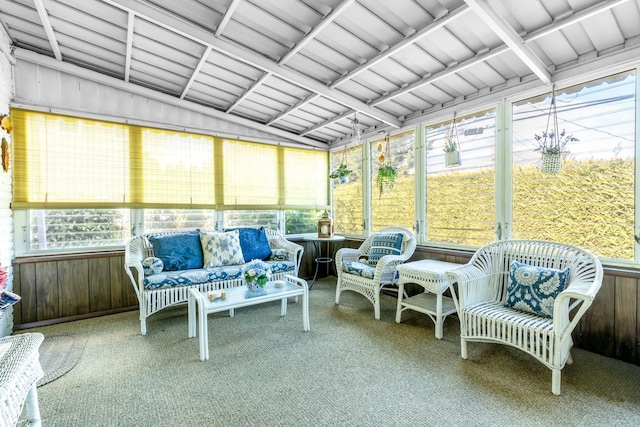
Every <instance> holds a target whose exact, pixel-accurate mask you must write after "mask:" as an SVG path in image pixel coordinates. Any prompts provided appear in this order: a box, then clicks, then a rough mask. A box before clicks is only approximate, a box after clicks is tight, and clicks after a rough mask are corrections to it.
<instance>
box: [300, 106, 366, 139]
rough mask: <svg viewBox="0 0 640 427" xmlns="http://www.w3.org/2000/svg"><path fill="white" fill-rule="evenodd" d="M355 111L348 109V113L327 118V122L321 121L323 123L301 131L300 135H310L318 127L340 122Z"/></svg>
mask: <svg viewBox="0 0 640 427" xmlns="http://www.w3.org/2000/svg"><path fill="white" fill-rule="evenodd" d="M353 113H354V111H347V112H346V113H342V114H340V115H339V116H336V117H332V118H331V119H329V120H327V121H326V122H323V123H321V124H319V125H316V126H313V127H311V128H309V129H306V130H304V131H302V132H300V135H302V136H304V135H308V134H310V133H311V132H315V131H317V130H318V129H321V128H323V127H326V126H329V125H330V124H333V123H336V122H339V121H340V120H342V119H345V118H347V117H349V116H350V115H352V114H353Z"/></svg>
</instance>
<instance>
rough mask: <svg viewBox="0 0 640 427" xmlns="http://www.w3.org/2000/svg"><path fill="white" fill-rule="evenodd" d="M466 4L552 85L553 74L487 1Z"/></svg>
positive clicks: (469, 0) (522, 59) (527, 64)
mask: <svg viewBox="0 0 640 427" xmlns="http://www.w3.org/2000/svg"><path fill="white" fill-rule="evenodd" d="M464 2H465V3H467V4H468V5H469V7H471V9H473V11H474V12H475V13H476V14H477V15H478V16H479V17H480V19H482V20H483V21H484V23H485V24H487V26H488V27H489V28H490V29H491V30H492V31H493V32H494V33H496V34H497V35H498V37H500V38H501V39H502V41H503V42H505V44H506V45H507V46H509V48H510V49H511V50H512V51H513V53H515V54H516V55H517V56H518V58H520V60H521V61H522V62H524V63H525V65H526V66H527V67H529V69H531V71H533V73H534V74H535V75H536V76H537V77H538V78H539V79H540V80H542V82H543V83H544V84H548V83H551V72H549V69H548V68H547V66H546V65H545V64H544V62H542V60H541V59H540V58H539V57H538V55H536V54H535V52H534V51H533V50H532V49H531V48H530V47H529V46H527V45H526V44H525V42H524V40H523V39H522V38H521V37H520V36H519V35H518V33H516V31H515V30H514V29H513V28H512V27H511V25H509V23H508V22H507V21H506V20H505V19H504V18H503V17H502V16H500V15H499V14H498V13H497V12H496V11H495V10H493V8H492V7H491V6H490V5H489V3H487V2H486V0H464Z"/></svg>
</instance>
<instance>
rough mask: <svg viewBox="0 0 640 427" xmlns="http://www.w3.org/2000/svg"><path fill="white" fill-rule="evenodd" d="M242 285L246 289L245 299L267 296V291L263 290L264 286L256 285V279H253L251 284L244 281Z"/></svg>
mask: <svg viewBox="0 0 640 427" xmlns="http://www.w3.org/2000/svg"><path fill="white" fill-rule="evenodd" d="M244 283H245V286H246V287H247V293H246V294H245V297H247V298H253V297H259V296H261V295H266V294H267V291H265V290H264V286H260V285H258V279H254V280H252V281H251V282H249V281H247V280H245V281H244Z"/></svg>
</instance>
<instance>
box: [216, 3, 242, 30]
mask: <svg viewBox="0 0 640 427" xmlns="http://www.w3.org/2000/svg"><path fill="white" fill-rule="evenodd" d="M241 1H242V0H233V1H232V2H231V4H230V5H229V7H228V8H227V10H226V11H225V12H224V15H223V16H222V20H221V21H220V25H218V28H216V32H215V33H214V34H215V35H216V36H218V37H220V35H221V34H222V32H223V31H224V29H225V28H226V26H227V24H228V23H229V21H230V20H231V15H233V12H235V11H236V9H237V8H238V5H239V4H240V2H241Z"/></svg>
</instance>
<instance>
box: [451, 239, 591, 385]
mask: <svg viewBox="0 0 640 427" xmlns="http://www.w3.org/2000/svg"><path fill="white" fill-rule="evenodd" d="M446 274H447V279H448V281H449V288H450V290H451V293H452V294H453V298H454V301H455V304H456V308H457V310H458V318H459V319H460V354H461V356H462V358H463V359H466V358H467V357H468V355H467V342H468V341H476V342H492V343H499V344H507V345H510V346H513V347H515V348H517V349H520V350H522V351H524V352H526V353H528V354H530V355H531V356H533V357H534V358H535V359H536V360H538V361H540V362H541V363H543V364H544V365H545V366H547V367H548V368H549V369H551V372H552V376H551V378H552V382H551V391H552V392H553V394H556V395H558V394H560V375H561V370H562V368H564V366H565V363H571V361H572V359H571V354H570V352H569V351H570V350H571V347H572V346H573V340H572V338H571V333H572V332H573V330H574V328H575V327H576V326H577V325H578V322H579V321H580V319H581V318H582V315H583V314H584V313H585V312H586V311H587V309H588V308H589V307H590V306H591V303H592V302H593V299H594V298H595V296H596V294H597V293H598V291H599V290H600V287H601V285H602V275H603V271H602V264H601V263H600V261H599V260H598V258H597V257H596V256H595V255H593V254H591V253H590V252H588V251H586V250H584V249H581V248H578V247H575V246H570V245H564V244H560V243H553V242H545V241H539V240H503V241H498V242H494V243H490V244H488V245H486V246H484V247H482V248H480V249H478V251H477V252H476V253H475V254H474V255H473V257H472V258H471V260H470V261H469V262H468V263H467V264H465V265H464V266H461V267H458V268H455V269H452V270H451V271H448V272H447V273H446ZM456 287H457V291H456Z"/></svg>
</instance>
